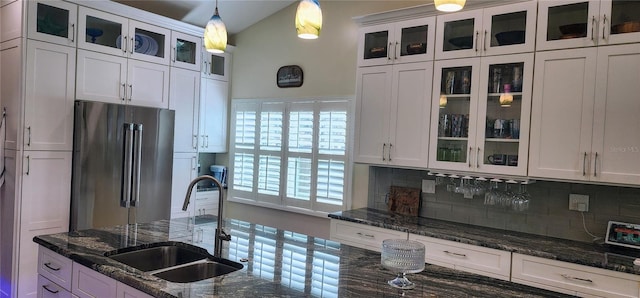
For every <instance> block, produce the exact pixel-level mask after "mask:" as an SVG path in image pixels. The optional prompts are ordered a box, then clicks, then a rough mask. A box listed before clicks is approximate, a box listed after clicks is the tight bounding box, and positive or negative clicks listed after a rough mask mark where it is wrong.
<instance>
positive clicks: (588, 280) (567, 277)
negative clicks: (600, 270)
mask: <svg viewBox="0 0 640 298" xmlns="http://www.w3.org/2000/svg"><path fill="white" fill-rule="evenodd" d="M560 276H562V277H564V278H566V279H570V280H577V281H581V282H588V283H593V280H590V279H587V278H580V277H574V276H571V275H569V274H560Z"/></svg>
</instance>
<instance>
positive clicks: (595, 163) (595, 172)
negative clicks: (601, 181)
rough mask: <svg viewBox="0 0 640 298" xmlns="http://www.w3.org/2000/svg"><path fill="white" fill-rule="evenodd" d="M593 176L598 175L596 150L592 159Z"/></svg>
mask: <svg viewBox="0 0 640 298" xmlns="http://www.w3.org/2000/svg"><path fill="white" fill-rule="evenodd" d="M593 177H598V152H596V156H595V157H594V159H593Z"/></svg>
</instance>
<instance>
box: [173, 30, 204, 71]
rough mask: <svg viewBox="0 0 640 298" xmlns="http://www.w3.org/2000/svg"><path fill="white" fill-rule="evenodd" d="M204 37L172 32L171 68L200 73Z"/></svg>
mask: <svg viewBox="0 0 640 298" xmlns="http://www.w3.org/2000/svg"><path fill="white" fill-rule="evenodd" d="M201 49H202V37H200V36H193V35H189V34H184V33H182V32H178V31H171V66H174V67H180V68H184V69H188V70H195V71H197V72H198V73H199V72H200V67H201V65H202V55H201V54H200V52H201Z"/></svg>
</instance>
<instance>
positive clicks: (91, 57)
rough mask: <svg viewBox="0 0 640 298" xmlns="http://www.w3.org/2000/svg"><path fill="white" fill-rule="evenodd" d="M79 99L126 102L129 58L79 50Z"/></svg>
mask: <svg viewBox="0 0 640 298" xmlns="http://www.w3.org/2000/svg"><path fill="white" fill-rule="evenodd" d="M77 68H78V70H77V74H76V75H77V82H76V97H77V99H83V100H91V101H101V102H110V103H124V102H125V101H126V100H127V99H128V96H127V95H126V92H127V86H126V81H127V59H126V58H123V57H116V56H112V55H106V54H101V53H96V52H90V51H85V50H78V66H77Z"/></svg>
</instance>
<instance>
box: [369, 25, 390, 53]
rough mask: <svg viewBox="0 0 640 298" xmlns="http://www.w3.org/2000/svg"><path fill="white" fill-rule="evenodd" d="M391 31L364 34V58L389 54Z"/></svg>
mask: <svg viewBox="0 0 640 298" xmlns="http://www.w3.org/2000/svg"><path fill="white" fill-rule="evenodd" d="M388 42H389V31H379V32H371V33H366V34H365V36H364V53H363V57H364V59H375V58H382V57H386V56H387V50H388V49H387V46H388Z"/></svg>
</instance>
